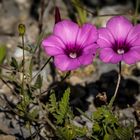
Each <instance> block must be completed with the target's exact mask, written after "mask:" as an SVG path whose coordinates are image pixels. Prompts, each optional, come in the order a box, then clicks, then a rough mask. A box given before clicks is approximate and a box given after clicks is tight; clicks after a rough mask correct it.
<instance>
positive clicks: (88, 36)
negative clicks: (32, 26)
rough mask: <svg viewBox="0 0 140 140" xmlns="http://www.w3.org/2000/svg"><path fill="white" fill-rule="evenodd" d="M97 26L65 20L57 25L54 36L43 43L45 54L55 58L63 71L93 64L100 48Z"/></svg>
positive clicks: (57, 65) (55, 62)
mask: <svg viewBox="0 0 140 140" xmlns="http://www.w3.org/2000/svg"><path fill="white" fill-rule="evenodd" d="M97 39H98V33H97V29H96V28H95V26H93V25H91V24H84V25H83V26H82V27H79V26H78V25H77V24H76V23H74V22H72V21H69V20H63V21H60V22H58V23H57V24H55V26H54V30H53V34H52V35H50V36H49V37H48V38H46V39H44V40H43V41H42V46H43V47H44V49H45V52H46V53H47V54H48V55H50V56H53V57H54V64H55V66H56V67H58V68H59V69H60V70H62V71H67V70H73V69H76V68H78V67H80V66H83V65H88V64H91V63H92V61H93V58H94V56H95V53H96V50H97V48H98V46H97V44H96V41H97Z"/></svg>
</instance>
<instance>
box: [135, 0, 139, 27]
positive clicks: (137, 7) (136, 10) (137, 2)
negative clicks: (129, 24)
mask: <svg viewBox="0 0 140 140" xmlns="http://www.w3.org/2000/svg"><path fill="white" fill-rule="evenodd" d="M138 10H139V0H136V9H135V16H134V24H137V16H138Z"/></svg>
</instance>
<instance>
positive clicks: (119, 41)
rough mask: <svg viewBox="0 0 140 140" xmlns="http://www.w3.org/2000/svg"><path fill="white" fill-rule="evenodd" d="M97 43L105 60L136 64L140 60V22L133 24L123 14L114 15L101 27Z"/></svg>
mask: <svg viewBox="0 0 140 140" xmlns="http://www.w3.org/2000/svg"><path fill="white" fill-rule="evenodd" d="M97 44H98V45H99V46H100V54H99V56H100V59H101V60H102V61H103V62H110V63H118V62H120V61H124V62H125V63H127V64H134V63H136V62H137V61H139V60H140V24H138V25H135V26H133V25H132V24H131V22H130V21H129V20H128V19H126V18H125V17H123V16H116V17H113V18H111V19H110V20H109V21H108V22H107V25H106V27H105V28H100V29H99V39H98V41H97Z"/></svg>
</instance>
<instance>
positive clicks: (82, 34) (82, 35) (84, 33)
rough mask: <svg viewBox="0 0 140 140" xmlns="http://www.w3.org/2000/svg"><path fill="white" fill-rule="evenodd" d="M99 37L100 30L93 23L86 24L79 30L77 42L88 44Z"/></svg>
mask: <svg viewBox="0 0 140 140" xmlns="http://www.w3.org/2000/svg"><path fill="white" fill-rule="evenodd" d="M97 38H98V32H97V29H96V27H95V26H93V25H92V24H89V23H87V24H84V25H83V26H82V27H81V28H80V29H79V31H78V35H77V44H79V45H82V46H85V45H86V46H87V45H89V44H91V43H94V42H95V41H96V40H97Z"/></svg>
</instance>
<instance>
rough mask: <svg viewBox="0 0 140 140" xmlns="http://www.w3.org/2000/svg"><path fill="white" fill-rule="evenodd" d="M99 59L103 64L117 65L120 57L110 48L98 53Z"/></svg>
mask: <svg viewBox="0 0 140 140" xmlns="http://www.w3.org/2000/svg"><path fill="white" fill-rule="evenodd" d="M100 59H101V60H102V61H103V62H105V63H108V62H111V63H118V62H120V61H121V60H122V55H118V54H116V53H115V52H114V51H113V50H112V49H111V48H104V49H101V51H100Z"/></svg>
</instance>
